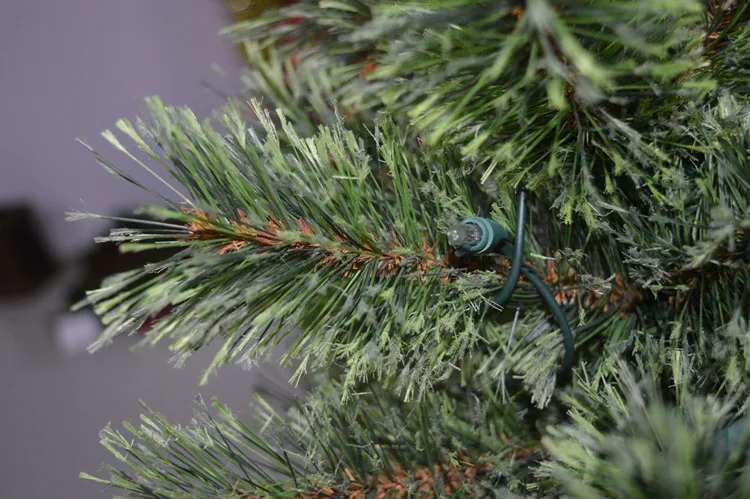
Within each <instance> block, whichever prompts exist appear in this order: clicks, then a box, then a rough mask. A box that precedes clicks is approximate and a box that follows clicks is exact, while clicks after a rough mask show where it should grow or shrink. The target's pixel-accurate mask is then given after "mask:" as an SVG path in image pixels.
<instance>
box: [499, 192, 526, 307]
mask: <svg viewBox="0 0 750 499" xmlns="http://www.w3.org/2000/svg"><path fill="white" fill-rule="evenodd" d="M526 210H527V208H526V189H523V188H521V190H520V191H519V193H518V209H517V210H516V211H517V216H518V221H517V222H516V241H515V244H514V246H513V254H512V255H507V256H508V257H509V258H510V259H511V266H510V273H509V274H508V279H507V280H506V281H505V285H504V286H503V289H501V290H500V293H498V295H497V296H496V297H495V298H494V299H493V301H494V302H495V304H496V305H498V306H502V305H503V304H504V303H505V302H506V301H508V298H510V295H511V294H513V290H514V289H515V287H516V283H517V282H518V276H520V275H521V267H522V264H523V240H524V239H525V237H524V236H525V232H526V228H525V226H526Z"/></svg>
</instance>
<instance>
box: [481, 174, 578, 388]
mask: <svg viewBox="0 0 750 499" xmlns="http://www.w3.org/2000/svg"><path fill="white" fill-rule="evenodd" d="M516 211H517V222H516V234H515V237H516V240H515V244H514V245H513V253H512V254H509V253H510V252H509V251H504V253H505V254H506V256H508V257H509V258H511V266H510V273H509V274H508V279H507V280H506V281H505V284H504V285H503V289H501V290H500V292H499V293H498V294H497V296H496V297H495V298H494V299H493V300H492V301H493V302H494V303H495V304H497V305H498V306H502V305H503V304H504V303H505V302H506V301H507V300H508V298H510V296H511V294H513V290H514V289H515V287H516V283H517V282H518V277H519V275H520V274H521V273H523V275H524V276H526V278H527V279H528V280H529V282H531V284H533V285H534V287H535V288H536V290H537V291H538V292H539V295H540V296H541V297H542V299H543V300H544V301H545V303H547V306H548V307H549V308H550V310H551V311H552V315H553V316H554V318H555V320H556V321H557V324H558V325H559V326H560V331H561V332H562V335H563V346H564V347H565V354H564V355H563V361H562V369H561V371H562V372H563V373H567V372H568V371H570V369H571V368H572V367H573V355H574V352H575V347H574V345H573V332H572V331H571V330H570V324H568V319H567V317H565V312H563V309H562V308H561V307H560V305H558V304H557V302H556V301H555V297H554V296H553V295H552V292H551V291H550V290H549V288H548V287H547V285H546V284H544V281H542V279H541V278H540V277H539V276H538V275H536V273H535V272H534V271H533V270H532V269H531V268H530V267H528V266H526V265H523V244H524V239H525V237H524V236H525V231H526V229H525V226H526V217H527V214H528V211H527V208H526V189H524V188H521V189H520V191H519V193H518V209H517V210H516Z"/></svg>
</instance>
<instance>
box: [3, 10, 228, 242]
mask: <svg viewBox="0 0 750 499" xmlns="http://www.w3.org/2000/svg"><path fill="white" fill-rule="evenodd" d="M225 14H226V7H225V4H224V2H223V1H221V0H72V1H65V2H61V1H59V0H33V1H29V2H6V5H4V6H3V14H2V16H0V204H5V203H8V202H11V201H25V200H32V201H33V202H34V204H35V206H36V207H37V210H38V212H39V214H40V215H41V218H43V219H44V222H45V229H46V232H47V233H48V235H49V237H50V240H51V242H52V244H53V246H54V247H55V248H56V249H57V251H58V252H59V253H61V254H62V255H65V256H67V255H70V254H71V253H75V252H76V251H78V250H79V249H80V248H81V247H82V245H86V244H87V243H88V241H90V239H91V237H92V236H93V235H94V234H96V233H98V232H99V231H101V229H102V225H97V224H95V223H88V222H83V223H75V224H68V223H63V222H62V219H63V218H64V215H63V213H64V212H65V211H67V210H70V209H74V210H86V211H93V212H99V213H113V212H115V211H117V210H118V209H121V208H130V206H131V205H132V204H133V203H137V202H141V201H148V200H149V199H148V197H147V195H146V194H144V193H142V192H139V191H138V189H136V188H135V187H133V186H131V185H128V184H126V183H125V182H120V181H118V180H116V179H115V178H114V177H113V176H111V175H109V174H107V173H106V172H105V171H104V170H102V169H101V168H100V167H98V166H97V165H96V164H95V163H94V160H93V158H92V156H91V154H90V153H88V152H87V151H86V150H85V149H84V148H83V147H81V146H80V145H78V144H76V143H75V141H74V140H75V138H77V137H80V138H82V139H85V140H86V141H87V142H89V143H90V144H91V145H92V146H94V147H95V148H97V149H99V150H100V151H101V152H103V153H105V155H106V156H107V157H108V158H113V159H118V160H120V159H123V161H122V163H121V164H127V161H124V158H119V157H118V155H117V154H116V153H115V152H114V151H113V150H112V149H111V148H109V147H108V146H107V145H105V144H104V141H103V140H102V139H101V138H100V136H99V133H100V132H101V131H102V130H104V129H106V128H111V127H113V126H114V123H115V121H116V120H117V119H118V118H131V119H132V118H134V117H135V116H136V115H137V104H138V103H137V100H138V99H139V98H142V97H145V96H150V95H160V96H161V97H162V98H163V99H164V101H165V103H167V104H169V105H179V106H182V105H188V106H190V107H191V108H193V109H194V110H195V112H196V114H198V116H199V117H203V116H205V115H206V113H208V112H209V111H210V110H211V109H212V108H214V107H216V106H217V105H218V104H220V103H221V102H222V100H221V98H220V97H218V96H217V95H216V94H215V93H212V92H210V91H208V90H206V89H205V88H203V87H202V86H201V84H200V82H201V81H202V80H209V81H211V82H212V83H214V84H216V85H217V86H219V87H222V88H224V89H226V90H227V92H228V93H230V94H231V93H233V90H234V88H236V85H235V82H236V81H237V79H238V78H237V76H236V75H237V70H236V67H237V66H238V63H237V61H236V60H235V58H234V55H235V54H234V52H233V50H232V48H231V47H229V46H227V45H226V44H224V43H223V41H222V40H221V39H220V38H219V36H218V34H217V32H218V30H219V29H220V28H221V27H222V26H223V25H225V24H226V23H227V22H228V17H225ZM212 64H215V65H218V66H219V67H221V68H222V69H225V70H227V71H228V72H229V76H227V77H226V79H225V80H224V81H222V78H221V77H219V76H218V75H217V74H216V73H215V72H214V71H213V70H212V68H211V65H212ZM128 166H130V165H128ZM141 178H143V179H144V181H145V182H146V183H147V184H148V185H150V186H156V185H157V184H156V183H155V182H153V181H152V180H151V179H149V178H147V177H146V176H145V175H142V176H141Z"/></svg>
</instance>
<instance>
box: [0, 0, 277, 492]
mask: <svg viewBox="0 0 750 499" xmlns="http://www.w3.org/2000/svg"><path fill="white" fill-rule="evenodd" d="M229 22H230V19H229V17H228V12H227V10H226V6H225V5H224V3H223V2H222V1H220V0H67V1H60V0H28V1H15V2H13V1H5V2H3V9H2V14H1V15H0V207H2V206H5V205H9V204H13V203H25V204H27V205H29V206H31V207H33V210H34V213H35V216H36V219H37V221H38V222H39V231H40V233H41V235H42V236H43V240H44V243H45V244H46V245H47V246H48V247H49V248H50V250H51V252H52V254H53V257H54V258H55V259H56V260H57V261H58V262H59V264H60V266H61V267H60V268H61V270H60V271H59V272H57V273H56V274H55V275H54V277H53V278H51V279H49V280H46V281H45V282H44V283H43V285H41V286H40V287H39V288H38V289H36V290H35V291H34V292H33V293H27V294H25V295H23V296H12V297H7V298H4V299H3V300H0V497H3V498H5V497H7V498H50V497H55V498H79V499H85V498H95V497H112V495H113V494H114V493H115V491H113V490H110V491H103V490H102V487H101V486H99V485H97V484H94V483H90V482H86V481H83V480H80V479H79V478H78V473H79V472H81V471H87V472H91V473H93V474H96V473H95V472H96V471H98V469H99V465H100V464H101V463H102V462H104V461H107V462H110V463H113V464H114V461H113V459H111V458H110V457H109V455H108V453H107V452H106V451H105V450H104V449H103V448H101V447H100V446H99V443H98V431H99V430H100V429H101V428H102V427H103V426H105V425H106V424H107V423H109V422H112V423H115V424H119V423H120V421H122V420H124V419H128V420H131V421H133V420H135V419H136V418H137V416H138V414H139V412H140V407H139V405H138V402H137V401H138V399H139V398H142V399H144V400H145V401H146V402H148V404H149V405H150V406H151V407H153V408H154V409H156V410H158V411H159V412H162V413H164V414H166V415H167V416H168V417H169V418H172V419H173V420H174V421H175V422H180V423H188V422H189V420H190V415H191V404H192V403H193V400H194V397H195V395H196V394H197V393H202V394H203V395H204V396H205V397H206V398H210V397H212V396H217V397H219V398H220V399H222V401H225V402H227V403H228V404H229V405H230V406H232V407H233V408H234V409H236V410H238V411H242V410H244V409H245V408H246V407H247V403H248V401H249V400H250V396H251V393H252V392H253V390H254V389H255V388H256V387H257V386H259V385H260V384H262V383H263V381H262V378H259V377H258V375H257V374H256V373H255V372H253V373H248V372H244V371H242V370H241V369H240V368H239V367H236V366H226V367H224V368H222V369H220V371H219V375H218V376H216V377H214V378H212V380H211V382H210V383H209V385H208V386H207V387H199V386H198V380H199V378H200V376H201V374H202V372H203V369H204V368H205V367H206V366H207V365H208V362H209V359H210V357H211V355H212V353H213V352H201V353H200V354H199V355H196V356H195V357H194V358H193V359H192V361H190V362H189V363H188V365H187V367H186V368H184V369H182V370H176V369H174V368H173V367H172V366H171V365H170V364H169V362H168V359H169V352H168V351H167V349H166V345H164V346H162V347H157V348H152V349H141V350H139V351H137V352H135V353H133V352H130V351H129V346H130V345H131V344H132V343H133V341H127V340H126V341H123V342H119V343H116V344H114V345H113V346H111V347H109V348H108V349H106V350H104V351H103V352H100V353H97V354H95V355H90V354H88V353H86V352H83V351H80V345H78V346H76V344H75V341H72V340H70V338H68V339H69V340H70V341H68V343H70V344H69V345H68V346H67V347H66V348H62V347H61V343H60V338H59V337H58V335H59V333H60V328H61V326H60V323H61V321H63V320H64V318H65V310H66V308H67V302H66V296H67V295H66V293H67V292H68V288H67V287H66V286H69V283H70V282H71V279H74V278H75V277H74V275H75V272H76V271H75V268H74V267H75V265H74V263H73V262H75V261H76V259H77V258H79V256H80V255H81V254H82V253H83V252H85V251H88V250H90V249H91V244H92V243H91V240H92V238H93V237H94V236H95V235H98V234H100V233H101V232H102V231H103V230H104V229H105V226H104V225H103V224H97V223H94V222H76V223H67V222H65V221H64V212H65V211H69V210H83V211H90V212H97V213H108V214H114V213H116V212H118V211H122V210H130V209H132V208H133V207H135V206H137V205H139V204H141V203H143V202H148V201H151V200H150V199H149V198H148V197H147V195H146V194H144V193H143V192H140V191H139V190H138V189H137V188H135V187H133V186H131V185H129V184H127V183H125V182H122V181H119V180H117V179H116V178H115V177H113V176H112V175H109V174H107V173H106V172H105V171H104V170H102V169H101V168H100V167H98V166H97V165H96V164H95V162H94V160H93V157H92V156H91V155H90V154H89V153H88V152H87V151H85V150H84V149H83V147H81V146H79V145H77V144H76V143H75V142H74V139H75V138H76V137H80V138H83V139H85V140H86V141H88V142H89V143H90V144H91V145H93V146H94V147H95V148H96V149H98V150H100V151H101V152H103V153H105V155H106V156H107V157H110V158H112V159H116V160H118V162H119V163H120V164H122V165H126V164H127V161H124V158H122V157H118V155H117V154H116V153H115V152H114V151H112V150H111V149H110V148H108V147H107V146H106V145H105V144H104V141H103V140H102V139H101V138H100V137H99V133H100V132H101V131H102V130H104V129H106V128H110V127H113V126H114V122H115V121H116V120H117V119H118V118H123V117H124V118H131V119H132V118H134V117H135V116H136V114H137V111H138V107H137V99H138V98H141V97H144V96H149V95H160V96H161V97H162V98H163V100H164V101H165V103H167V104H170V105H188V106H190V107H192V108H193V109H194V111H195V112H196V114H197V115H198V116H199V117H205V116H206V115H207V114H208V112H209V111H210V110H211V109H213V108H215V107H217V106H218V105H220V104H221V103H222V99H221V98H220V97H218V96H217V95H216V94H215V93H212V92H210V91H208V90H206V89H205V88H204V87H203V86H202V85H201V81H203V80H208V81H210V82H212V83H213V84H215V85H216V86H217V87H220V88H222V89H224V90H225V91H226V92H228V93H230V94H231V93H233V92H234V89H235V88H236V82H237V80H238V76H237V75H238V72H239V69H238V68H239V66H240V62H239V58H238V57H237V54H236V53H235V51H234V48H233V47H231V46H228V45H227V44H225V43H224V42H223V41H222V40H221V39H220V37H219V36H218V30H219V29H220V28H221V27H222V26H224V25H226V24H228V23H229ZM212 65H216V66H218V67H221V68H222V69H223V70H224V71H226V72H227V74H226V75H225V76H224V77H222V76H220V75H219V74H218V73H216V72H215V71H214V69H213V67H212ZM132 171H135V170H132ZM141 178H142V179H143V180H144V181H146V182H147V183H150V185H154V182H151V181H148V179H147V178H146V176H141ZM0 237H4V238H7V237H11V236H9V235H8V234H7V233H6V234H3V235H2V236H0ZM6 242H8V241H6ZM0 279H2V276H0ZM77 324H84V323H81V322H75V321H74V322H70V323H67V325H66V326H65V328H66V329H67V331H68V333H69V334H73V336H75V330H76V328H78V327H79V326H78V325H77ZM80 328H81V330H83V329H86V328H85V327H84V325H81V326H80ZM71 329H73V330H74V331H73V333H71V332H70V330H71ZM71 341H72V343H71ZM71 345H72V346H71Z"/></svg>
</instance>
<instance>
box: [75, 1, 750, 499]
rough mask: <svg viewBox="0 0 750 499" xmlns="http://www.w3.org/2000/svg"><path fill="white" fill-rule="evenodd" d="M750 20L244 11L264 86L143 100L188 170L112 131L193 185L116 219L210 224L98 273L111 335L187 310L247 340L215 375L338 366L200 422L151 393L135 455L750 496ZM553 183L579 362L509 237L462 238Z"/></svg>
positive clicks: (151, 477) (296, 470)
mask: <svg viewBox="0 0 750 499" xmlns="http://www.w3.org/2000/svg"><path fill="white" fill-rule="evenodd" d="M749 20H750V7H748V3H747V2H745V1H737V2H731V1H725V2H721V1H714V0H709V1H707V2H705V3H700V2H687V1H678V0H674V1H669V0H662V1H645V0H644V1H640V0H627V1H626V0H607V1H605V0H589V1H573V0H570V1H562V2H556V3H554V4H552V3H550V2H545V1H544V0H528V1H527V2H469V1H468V0H450V1H448V0H433V1H425V2H399V3H393V2H379V1H376V2H368V3H366V4H365V3H364V2H358V1H353V0H342V1H327V0H321V1H303V2H299V3H294V4H292V5H291V6H289V7H286V8H284V9H281V10H279V11H275V12H270V13H268V14H266V15H265V16H263V17H261V18H259V19H257V20H252V21H248V22H245V23H240V24H238V25H236V26H234V27H232V28H230V29H229V30H228V34H229V36H230V37H231V38H232V39H234V40H236V41H238V42H241V43H242V44H243V46H244V48H245V51H246V52H247V54H248V57H249V60H250V61H251V65H252V69H251V71H250V72H249V73H248V77H247V81H248V83H249V87H248V89H249V90H248V91H249V92H251V93H252V94H253V96H257V97H260V98H262V99H263V100H262V102H263V107H261V105H260V104H258V101H255V100H253V101H252V102H251V103H250V104H249V106H247V107H245V105H244V103H241V102H240V103H233V104H231V105H229V106H228V107H227V108H226V109H222V110H220V111H219V112H217V114H216V116H215V118H214V119H212V120H210V121H206V122H205V123H199V122H198V121H197V120H196V118H195V117H194V116H193V115H192V113H190V111H189V110H183V109H171V108H166V107H164V106H163V105H162V104H161V103H160V102H159V101H158V99H152V100H150V101H148V103H149V106H148V107H149V110H148V113H147V115H146V116H145V117H144V118H143V119H142V120H139V121H138V123H136V125H135V126H133V125H131V124H130V123H129V122H127V121H121V122H119V123H118V128H119V129H120V131H121V132H122V133H123V134H124V135H125V136H127V137H129V138H130V139H131V140H132V141H134V143H135V144H136V146H137V147H138V149H139V151H140V152H138V155H142V156H145V157H147V158H148V159H149V160H150V161H151V162H153V163H158V164H159V165H160V166H161V167H162V168H163V169H164V171H165V172H166V175H163V174H160V173H158V172H156V171H155V170H153V169H152V168H151V167H150V166H148V165H147V164H145V163H142V162H141V160H140V159H138V157H140V156H138V155H136V154H133V153H130V152H128V149H126V148H125V146H123V145H122V144H121V143H120V141H119V140H120V139H118V138H116V136H115V135H114V134H113V133H111V132H106V133H105V136H106V137H107V138H108V139H109V141H110V142H111V143H112V144H113V145H114V147H115V148H116V149H118V150H119V151H121V152H124V153H125V154H126V155H127V156H129V157H130V158H131V159H132V160H135V161H136V162H138V163H140V164H141V166H142V167H144V168H145V169H146V170H147V172H149V173H151V174H154V175H157V176H158V177H159V178H160V179H162V180H163V182H164V183H166V184H167V185H169V186H170V187H171V188H172V190H173V192H174V193H175V200H169V199H166V198H163V197H161V198H160V199H161V202H162V206H161V207H158V208H151V209H149V214H150V215H151V216H152V217H156V218H157V219H159V220H161V221H156V222H150V224H151V225H150V228H148V229H120V230H117V231H115V232H113V234H112V235H111V237H110V238H105V240H109V241H115V242H120V243H122V245H121V247H122V248H123V249H124V250H130V251H138V250H142V249H149V248H153V247H174V248H177V249H178V250H179V251H178V252H177V253H176V254H175V255H174V256H172V257H170V258H169V259H167V260H165V261H162V262H156V263H154V264H153V265H149V266H147V267H145V268H144V269H142V270H140V271H137V272H133V273H129V274H126V275H120V276H115V277H113V278H112V279H110V280H108V281H107V282H105V283H104V285H103V286H102V288H101V289H100V290H96V291H93V292H91V293H90V295H89V297H88V299H87V300H86V302H85V303H83V305H87V304H93V305H94V308H95V310H96V311H97V313H99V314H100V315H101V316H102V318H103V320H104V321H105V323H106V324H107V329H106V330H105V332H104V334H103V335H102V337H101V338H100V339H99V340H98V341H97V342H96V343H95V344H94V345H93V346H92V347H93V349H96V348H99V347H101V346H102V345H104V344H105V343H107V342H109V341H112V340H113V339H114V338H115V337H116V336H118V335H120V334H132V333H134V332H135V331H137V330H138V329H139V327H140V326H141V325H142V324H143V323H144V322H145V321H146V320H148V319H149V317H152V316H153V315H154V314H156V313H158V312H160V311H162V310H165V309H167V307H170V308H169V310H170V312H169V313H168V314H166V315H165V316H164V317H163V318H161V319H160V320H159V321H157V322H156V324H155V326H154V328H153V329H152V331H151V332H150V333H149V334H148V336H147V337H146V339H145V342H146V343H153V342H156V341H159V340H161V339H164V338H171V339H172V341H173V343H172V349H173V350H174V351H175V353H176V355H177V361H178V363H180V362H184V361H186V360H187V358H188V357H189V356H190V354H191V353H192V352H194V351H195V350H196V349H198V348H200V347H202V346H204V345H206V344H208V343H209V342H211V341H213V340H218V341H221V342H222V348H221V349H220V351H219V353H218V354H217V356H216V358H215V361H214V363H213V364H212V366H211V369H209V371H208V372H209V373H210V372H212V371H213V368H215V367H216V366H218V365H219V364H221V363H228V362H233V361H236V362H240V363H243V364H247V365H249V364H252V363H254V362H255V360H256V359H257V358H260V357H262V356H264V355H267V354H270V353H271V352H272V351H274V350H276V349H280V350H283V351H284V355H283V357H282V363H284V364H286V365H290V366H293V367H294V369H295V370H296V371H295V375H294V379H300V378H302V377H303V376H305V375H306V374H310V373H312V372H318V373H322V374H323V377H322V378H320V379H321V381H320V383H321V384H320V387H319V388H317V389H315V390H314V391H312V392H311V393H309V394H308V396H307V397H306V400H305V401H304V402H301V403H300V404H299V405H298V406H297V408H296V409H294V410H292V411H291V412H290V414H289V415H288V416H280V415H276V414H267V415H266V417H267V419H263V417H260V416H259V418H260V419H259V421H256V422H255V423H259V424H257V425H251V424H250V423H248V426H247V427H245V426H242V425H241V423H240V419H237V418H235V417H234V416H231V415H230V414H229V413H228V412H227V410H226V409H225V408H223V407H222V406H220V405H218V406H217V407H218V411H219V417H218V418H214V417H209V416H207V414H210V411H208V412H207V411H206V410H201V412H200V414H202V416H200V417H198V418H197V420H196V421H195V422H194V424H193V425H191V426H190V427H188V428H180V427H175V426H171V425H169V424H168V423H167V422H166V421H164V420H163V419H162V418H158V417H156V416H154V415H151V416H149V418H150V419H147V420H145V422H144V427H143V428H142V429H141V430H136V429H135V428H129V429H131V430H132V432H133V433H134V437H135V438H136V441H138V442H140V443H139V444H138V445H134V444H131V442H130V438H129V437H123V436H120V435H119V434H118V433H117V432H116V431H115V430H112V429H107V430H105V432H104V442H105V444H106V445H107V446H109V447H110V448H112V449H113V450H114V451H115V453H116V455H118V456H121V455H122V456H125V455H127V456H128V457H127V459H126V464H128V465H132V467H133V473H134V474H133V475H127V474H123V473H122V472H119V471H113V472H112V474H111V479H110V483H112V484H113V485H115V486H117V487H121V488H124V489H126V490H130V491H132V492H134V493H135V494H140V495H136V496H137V497H237V496H238V495H239V496H242V495H245V494H247V496H248V497H255V496H261V497H352V498H357V497H401V496H409V495H410V496H412V497H429V496H432V495H457V496H459V497H461V496H463V497H485V496H491V495H492V494H494V495H496V496H498V497H509V496H511V494H516V495H519V496H538V497H558V496H560V495H565V494H569V495H572V496H575V497H592V498H593V497H672V496H675V495H674V494H677V496H679V497H696V498H697V497H734V496H736V497H743V496H745V495H746V494H748V493H750V482H748V476H747V473H746V472H743V471H741V470H740V468H741V466H742V464H743V459H744V454H743V452H742V451H741V449H740V447H737V446H734V447H733V446H731V445H730V446H728V447H731V449H729V450H727V449H726V448H723V447H722V448H720V446H719V445H718V444H717V442H718V441H720V440H721V439H720V438H718V437H717V436H716V435H717V432H719V431H720V430H721V429H722V428H724V427H725V426H726V425H728V424H729V423H730V422H732V421H735V420H740V421H741V419H740V418H742V417H743V416H745V411H746V407H745V405H744V401H745V400H747V399H748V396H749V395H750V390H749V388H750V237H749V236H748V235H747V234H748V231H749V230H750V102H748V95H749V94H748V89H749V88H750V87H748V84H749V80H748V72H747V67H750V65H748V64H747V63H748V62H750V61H748V58H750V23H749ZM269 108H278V109H280V110H281V112H280V113H278V114H273V113H270V112H269V111H268V110H267V109H269ZM247 114H249V115H251V117H248V116H247ZM97 157H98V159H99V162H100V163H101V164H102V165H103V166H104V167H105V168H107V169H108V170H109V171H111V172H112V173H115V174H116V175H118V176H120V177H123V178H125V179H126V180H128V181H131V182H133V183H136V184H138V181H137V179H136V177H135V176H133V175H132V174H130V173H129V172H128V170H127V169H125V168H121V167H118V166H116V165H115V164H113V163H112V162H110V161H108V160H106V159H104V158H103V157H101V156H98V155H97ZM161 175H163V176H161ZM522 182H523V183H525V184H526V186H527V187H528V189H529V191H530V196H531V199H532V203H531V205H530V211H531V221H530V223H529V227H528V236H527V240H526V249H527V254H526V255H525V259H526V261H527V262H528V263H529V264H530V265H532V266H533V267H535V268H536V269H537V271H538V273H539V274H540V275H541V276H542V278H543V280H544V281H545V282H546V283H547V285H549V286H550V287H551V288H552V291H553V293H554V294H555V297H556V299H557V301H558V302H559V303H560V304H561V305H562V306H563V308H564V309H565V312H566V313H567V315H568V319H569V322H570V324H571V326H572V327H573V336H574V342H575V347H576V366H575V368H574V375H573V379H572V380H560V379H558V376H557V370H556V369H557V366H558V365H559V362H560V357H561V353H562V346H561V339H560V334H559V331H558V330H557V326H556V325H555V322H554V321H552V320H550V318H549V314H548V311H547V310H545V307H544V306H543V305H542V303H541V302H540V300H539V299H538V297H537V296H536V293H535V292H534V291H533V289H532V288H531V287H530V286H529V285H528V283H526V282H521V283H520V285H519V287H518V289H517V292H515V293H514V294H513V296H512V297H511V300H510V302H509V305H508V306H506V310H496V309H494V308H493V307H492V306H491V305H490V303H491V302H490V299H491V298H492V296H493V294H494V293H496V292H497V291H498V290H499V289H500V288H501V287H502V284H503V282H504V276H505V275H506V274H507V270H508V262H507V259H506V258H504V257H503V256H501V255H500V254H491V255H485V256H481V257H465V258H457V257H456V256H455V254H454V253H453V252H452V250H451V249H450V247H449V246H448V244H447V242H446V238H445V231H446V230H447V228H448V227H449V226H450V225H451V224H453V223H455V222H457V221H459V220H461V219H462V218H464V217H467V216H472V215H477V214H479V215H482V216H491V217H493V218H494V219H495V220H496V221H497V222H499V223H500V224H502V225H503V226H505V227H507V228H508V229H509V230H510V231H511V232H512V231H513V229H514V227H515V221H516V213H515V208H514V197H515V196H514V192H515V189H516V188H517V187H518V186H519V184H520V183H522ZM183 193H186V194H183ZM89 216H94V215H89V214H75V215H73V217H72V218H82V217H83V218H85V217H89ZM514 312H515V313H514ZM266 408H267V407H266ZM149 421H151V422H149ZM256 428H257V429H256ZM740 433H742V432H740ZM738 470H739V471H738ZM136 477H137V478H136ZM425 487H426V488H425ZM236 490H241V492H237V491H236ZM677 491H679V493H677ZM316 494H317V495H316Z"/></svg>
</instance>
